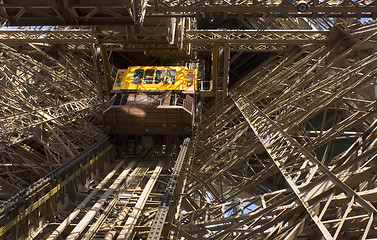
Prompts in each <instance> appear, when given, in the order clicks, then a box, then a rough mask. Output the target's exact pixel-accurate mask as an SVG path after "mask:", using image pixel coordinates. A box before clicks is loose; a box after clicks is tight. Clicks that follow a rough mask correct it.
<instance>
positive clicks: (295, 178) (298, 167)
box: [232, 95, 377, 239]
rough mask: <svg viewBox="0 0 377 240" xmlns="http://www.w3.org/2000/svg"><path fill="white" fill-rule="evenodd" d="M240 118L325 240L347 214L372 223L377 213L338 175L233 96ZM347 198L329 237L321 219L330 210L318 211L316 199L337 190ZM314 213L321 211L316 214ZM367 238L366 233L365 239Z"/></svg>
mask: <svg viewBox="0 0 377 240" xmlns="http://www.w3.org/2000/svg"><path fill="white" fill-rule="evenodd" d="M232 98H233V100H234V101H235V103H236V105H237V107H238V108H239V110H240V111H241V113H242V115H243V116H244V117H245V118H246V119H247V121H248V123H249V125H250V127H251V128H252V129H253V131H254V132H255V134H256V135H257V137H258V139H259V140H260V141H261V143H262V144H263V146H264V147H265V149H266V150H267V152H268V153H269V155H270V156H271V158H272V159H273V160H274V163H275V165H276V166H277V167H278V168H279V170H280V172H281V173H282V175H283V176H284V178H285V180H286V181H287V182H288V184H289V185H290V187H291V188H292V190H293V192H294V193H295V194H296V196H297V198H298V199H299V200H300V202H301V204H302V205H303V206H304V208H305V209H306V210H307V212H308V214H309V215H310V216H311V218H312V220H313V221H314V223H315V224H316V225H317V227H318V229H319V230H320V231H321V232H322V234H323V236H324V237H325V238H326V239H333V238H334V239H336V238H337V236H338V235H339V234H340V233H341V231H342V226H343V224H344V222H345V221H346V220H347V217H348V215H349V216H352V217H354V218H365V217H367V218H369V219H370V220H369V221H373V220H374V216H376V212H377V210H376V209H375V208H374V206H373V205H372V204H371V203H370V202H368V201H366V200H365V199H363V198H362V197H361V196H360V195H358V194H357V193H356V192H354V191H353V190H352V189H351V188H350V187H349V186H348V185H346V184H345V183H344V182H343V181H342V179H341V178H339V176H336V175H335V174H333V173H332V172H330V171H329V170H328V168H327V167H326V166H324V165H322V163H321V162H319V161H318V160H317V159H316V158H315V157H314V156H313V155H312V154H311V153H310V152H309V151H308V150H307V149H305V148H304V147H302V146H301V145H300V144H299V143H298V142H297V141H296V140H295V139H293V138H292V137H290V136H289V135H288V134H287V133H286V132H285V131H284V130H282V129H281V128H280V127H279V126H278V125H277V124H276V123H275V122H274V121H273V120H271V119H270V118H269V117H267V116H266V115H264V114H263V112H262V111H261V110H259V109H258V108H257V107H256V106H255V105H254V104H252V103H251V102H250V101H248V100H247V99H246V98H245V97H240V98H236V96H234V95H232ZM336 188H337V189H338V190H337V191H339V192H340V193H341V194H344V196H347V199H348V200H347V201H346V204H344V205H343V206H342V211H343V210H344V209H346V210H345V211H344V212H343V213H342V217H341V218H334V219H331V220H333V221H335V222H338V221H339V226H337V227H336V228H335V229H336V231H335V234H331V228H333V227H332V226H331V225H329V224H328V222H331V221H330V220H329V219H327V220H326V221H324V220H322V218H323V216H324V215H325V214H326V213H327V212H328V211H331V209H328V206H327V204H326V205H325V206H324V207H323V208H322V209H321V208H320V205H319V202H318V201H319V200H321V199H328V203H330V202H331V200H332V199H333V198H334V196H337V195H338V194H336V190H335V189H336ZM317 210H320V211H319V212H317ZM367 235H368V230H365V233H364V235H363V236H364V237H366V236H367Z"/></svg>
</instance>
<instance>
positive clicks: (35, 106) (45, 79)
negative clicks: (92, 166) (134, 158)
mask: <svg viewBox="0 0 377 240" xmlns="http://www.w3.org/2000/svg"><path fill="white" fill-rule="evenodd" d="M29 47H30V48H32V49H33V50H34V52H33V53H32V54H31V55H27V54H24V53H22V52H19V51H17V50H15V49H13V48H11V47H9V46H7V45H5V44H1V46H0V48H1V53H2V56H1V58H0V62H1V67H0V77H1V84H0V88H1V92H2V94H1V97H0V101H1V108H0V114H1V117H0V122H1V123H0V126H1V127H0V128H1V137H0V139H1V140H0V141H1V143H0V149H1V150H0V159H1V166H0V172H1V175H2V176H1V180H0V181H1V182H3V184H4V188H3V189H2V190H1V194H0V195H1V198H2V199H8V198H9V197H10V196H11V195H14V194H15V193H17V192H18V191H20V190H21V189H23V188H25V187H27V186H28V185H29V184H30V182H35V181H37V180H38V179H39V178H41V177H43V176H44V175H45V174H47V172H48V171H49V170H52V169H53V168H55V167H57V166H59V165H60V164H61V163H63V162H65V161H66V160H68V159H70V158H72V157H73V156H75V155H76V154H78V153H79V152H80V151H82V150H84V149H86V148H87V147H88V146H90V145H91V144H93V141H96V140H98V139H99V138H101V137H103V136H104V134H103V132H102V131H101V130H100V129H99V128H98V127H97V126H95V125H96V124H99V123H100V121H101V119H100V116H99V115H98V113H99V112H100V109H101V103H102V102H101V99H100V98H99V96H98V88H97V84H94V83H93V80H92V79H94V75H93V69H92V67H93V65H92V64H90V62H88V59H85V58H82V57H83V56H84V55H80V54H75V53H68V54H66V55H64V56H63V55H61V58H60V61H57V60H56V59H55V58H52V57H51V56H50V55H49V54H47V53H46V52H44V51H43V50H42V49H41V48H40V47H39V45H33V44H30V45H29ZM60 53H61V52H60ZM60 53H58V54H60ZM37 59H38V60H37ZM87 96H92V97H87ZM46 170H47V172H46ZM20 173H21V174H20ZM5 186H6V187H5Z"/></svg>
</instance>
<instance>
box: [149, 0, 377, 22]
mask: <svg viewBox="0 0 377 240" xmlns="http://www.w3.org/2000/svg"><path fill="white" fill-rule="evenodd" d="M280 3H281V1H274V2H269V1H227V0H219V1H201V0H193V1H192V0H184V1H158V4H157V9H158V11H159V12H166V13H169V12H184V13H209V14H211V13H212V14H213V13H224V14H226V15H228V16H229V14H232V13H234V14H243V15H249V16H253V17H261V16H264V15H265V14H266V13H267V14H270V13H272V12H273V11H274V10H275V9H276V7H277V6H278V5H279V4H280ZM295 4H296V3H295ZM295 4H294V5H295ZM307 4H308V10H307V11H305V12H300V11H298V10H297V9H296V7H295V6H291V7H288V8H287V9H286V10H285V11H284V12H283V13H282V16H284V17H314V18H316V17H340V18H350V17H351V18H353V17H356V18H360V17H367V18H374V17H376V14H377V12H376V9H375V7H376V6H375V3H374V2H371V1H369V2H362V1H352V2H347V1H323V2H316V1H308V2H307ZM152 8H153V6H151V7H150V9H151V10H152Z"/></svg>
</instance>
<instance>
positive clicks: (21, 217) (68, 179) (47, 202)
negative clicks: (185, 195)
mask: <svg viewBox="0 0 377 240" xmlns="http://www.w3.org/2000/svg"><path fill="white" fill-rule="evenodd" d="M188 145H189V139H186V140H185V141H184V143H183V145H182V146H180V147H179V146H177V147H176V149H174V148H173V150H169V151H167V150H166V149H165V148H164V147H163V146H160V147H154V148H150V149H145V150H144V151H142V152H140V153H139V154H137V155H122V156H120V157H119V158H117V159H115V158H113V159H110V158H109V157H107V158H106V156H107V155H106V154H110V152H108V151H107V152H103V151H102V152H100V153H102V155H101V156H100V157H101V158H105V159H104V160H105V162H104V163H103V164H96V163H95V162H96V161H94V160H95V159H96V158H97V159H99V157H98V155H94V156H91V157H87V159H86V160H82V163H79V164H76V165H75V166H71V165H69V164H68V165H67V166H68V167H70V169H69V171H68V169H61V170H59V172H64V176H63V175H62V177H60V178H57V175H56V173H54V174H52V175H51V176H54V177H53V179H55V180H57V181H52V180H51V181H50V182H49V184H48V185H46V186H44V187H39V188H38V189H39V191H42V190H43V189H47V190H45V191H42V192H43V193H41V194H38V193H34V195H36V196H32V197H28V196H29V195H30V193H31V192H32V191H30V190H29V191H26V192H25V193H23V194H21V195H20V196H18V198H17V199H13V201H16V202H17V201H18V200H19V199H21V198H22V199H23V202H24V205H22V203H21V202H18V205H17V206H16V205H14V206H13V207H9V206H8V209H10V210H9V211H11V212H12V213H11V215H12V217H8V218H6V217H4V216H5V212H4V216H3V219H2V225H3V227H2V228H1V229H2V231H1V232H0V233H1V234H2V236H3V237H5V239H7V238H10V239H38V240H42V239H43V240H55V239H68V240H74V239H106V240H110V239H140V238H147V237H148V239H157V237H158V238H159V237H160V236H161V234H162V229H163V228H164V226H165V225H166V224H165V220H167V219H166V217H167V213H168V212H169V205H170V203H171V202H172V200H173V199H177V198H178V196H179V189H176V188H175V186H176V185H177V179H178V177H179V175H180V172H181V169H182V166H183V164H184V162H185V159H187V158H188V154H186V153H187V152H188V151H187V149H188ZM108 146H111V148H113V146H112V145H108ZM108 148H109V147H107V148H105V149H108ZM60 175H61V174H60ZM51 176H50V177H51ZM46 181H47V180H46ZM45 184H46V183H45ZM34 187H35V186H34ZM41 189H42V190H41ZM51 189H52V190H51ZM22 199H21V200H22ZM25 199H28V201H26V202H25V201H24V200H25ZM25 203H26V205H28V203H30V204H31V207H30V205H29V206H25ZM36 203H37V204H36ZM37 205H38V206H37ZM4 208H5V207H4ZM161 209H163V210H164V211H163V212H164V214H165V215H164V218H163V221H162V222H161V219H160V217H161V214H158V213H160V212H161ZM171 212H172V214H170V215H174V214H175V210H174V209H173V208H172V209H171ZM17 214H18V215H17ZM13 216H14V217H13ZM7 221H8V222H7ZM6 222H7V223H6ZM152 228H154V229H155V230H154V234H152V235H150V236H148V234H149V232H150V231H151V229H152Z"/></svg>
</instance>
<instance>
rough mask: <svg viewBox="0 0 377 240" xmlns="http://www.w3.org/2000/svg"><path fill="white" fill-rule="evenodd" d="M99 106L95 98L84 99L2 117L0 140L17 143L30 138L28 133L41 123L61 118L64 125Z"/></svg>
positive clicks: (30, 134)
mask: <svg viewBox="0 0 377 240" xmlns="http://www.w3.org/2000/svg"><path fill="white" fill-rule="evenodd" d="M99 104H100V101H99V99H98V98H96V97H94V98H84V99H80V100H77V101H72V102H67V103H63V104H61V105H59V106H51V107H46V108H41V109H38V110H32V111H29V112H25V113H21V114H17V115H12V116H5V117H2V118H0V129H1V134H0V138H1V139H6V138H8V137H10V143H11V144H13V143H15V141H16V142H18V141H21V140H23V139H25V138H28V137H29V136H32V135H33V134H32V133H30V130H31V129H32V128H33V127H36V126H40V125H41V124H43V123H46V122H50V121H54V120H57V119H58V118H62V117H66V119H65V123H68V122H70V121H74V120H75V119H76V117H78V115H79V114H80V113H83V112H84V111H91V110H93V108H95V107H97V106H98V105H99ZM13 134H16V135H18V137H16V138H14V137H11V135H13ZM20 136H21V138H20Z"/></svg>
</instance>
